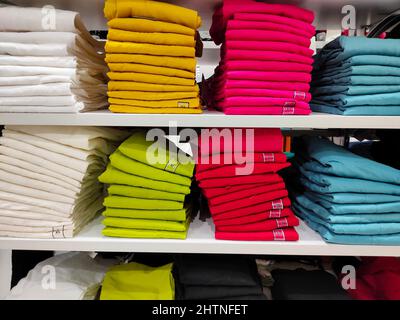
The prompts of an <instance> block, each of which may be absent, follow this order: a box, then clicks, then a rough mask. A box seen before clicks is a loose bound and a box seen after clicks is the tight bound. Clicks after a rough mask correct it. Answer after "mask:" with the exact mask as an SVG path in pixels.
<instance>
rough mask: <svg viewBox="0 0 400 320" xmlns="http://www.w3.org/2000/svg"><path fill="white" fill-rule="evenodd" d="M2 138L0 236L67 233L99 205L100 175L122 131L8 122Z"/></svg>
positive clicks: (84, 221) (64, 235) (62, 235)
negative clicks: (19, 124)
mask: <svg viewBox="0 0 400 320" xmlns="http://www.w3.org/2000/svg"><path fill="white" fill-rule="evenodd" d="M2 134H3V136H2V137H1V138H0V190H1V191H0V236H8V237H31V238H67V237H72V236H73V235H75V234H76V233H77V232H78V231H79V230H80V229H82V227H84V226H85V224H87V223H88V222H89V221H90V220H91V219H92V218H93V217H94V216H95V214H96V213H97V212H98V211H99V210H100V209H102V202H103V198H104V197H103V193H104V192H103V186H102V185H101V184H100V183H99V182H98V176H99V175H100V174H101V173H102V172H103V171H104V168H105V167H106V163H107V158H108V157H107V155H108V154H110V153H111V152H113V151H114V150H115V143H116V142H119V141H121V140H122V139H124V138H125V137H126V133H125V132H122V131H119V130H115V129H107V128H89V127H62V126H61V127H55V126H45V127H36V126H7V127H6V128H5V129H4V130H3V132H2Z"/></svg>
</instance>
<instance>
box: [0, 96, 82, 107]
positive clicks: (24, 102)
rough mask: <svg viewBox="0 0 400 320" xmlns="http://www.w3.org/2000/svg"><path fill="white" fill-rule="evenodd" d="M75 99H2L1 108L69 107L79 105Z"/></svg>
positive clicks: (71, 97)
mask: <svg viewBox="0 0 400 320" xmlns="http://www.w3.org/2000/svg"><path fill="white" fill-rule="evenodd" d="M77 102H78V101H76V99H75V97H74V96H72V95H70V96H56V97H52V96H48V97H44V96H31V97H0V106H31V107H34V106H48V107H57V106H60V107H62V106H69V105H73V104H75V103H77Z"/></svg>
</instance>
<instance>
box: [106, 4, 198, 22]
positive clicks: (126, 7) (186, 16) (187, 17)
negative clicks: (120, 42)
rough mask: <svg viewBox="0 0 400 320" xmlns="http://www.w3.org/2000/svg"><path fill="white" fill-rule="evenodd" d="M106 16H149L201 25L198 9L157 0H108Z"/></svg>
mask: <svg viewBox="0 0 400 320" xmlns="http://www.w3.org/2000/svg"><path fill="white" fill-rule="evenodd" d="M104 16H105V17H106V18H107V20H111V19H114V18H131V17H147V18H152V19H153V20H156V21H164V22H171V23H177V24H181V25H183V26H186V27H189V28H192V29H197V28H198V27H200V26H201V18H200V16H199V15H198V13H197V11H194V10H191V9H187V8H183V7H180V6H177V5H173V4H170V3H165V2H157V1H146V0H144V1H143V0H139V1H138V0H106V3H105V5H104Z"/></svg>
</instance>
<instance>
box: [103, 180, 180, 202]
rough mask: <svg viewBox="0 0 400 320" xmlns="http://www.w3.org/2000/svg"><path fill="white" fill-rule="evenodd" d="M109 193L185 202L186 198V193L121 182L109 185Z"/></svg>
mask: <svg viewBox="0 0 400 320" xmlns="http://www.w3.org/2000/svg"><path fill="white" fill-rule="evenodd" d="M108 194H110V195H117V196H124V197H133V198H144V199H160V200H172V201H180V202H183V201H184V200H185V195H184V194H181V193H173V192H167V191H160V190H154V189H147V188H141V187H131V186H125V185H121V184H113V185H111V186H109V187H108Z"/></svg>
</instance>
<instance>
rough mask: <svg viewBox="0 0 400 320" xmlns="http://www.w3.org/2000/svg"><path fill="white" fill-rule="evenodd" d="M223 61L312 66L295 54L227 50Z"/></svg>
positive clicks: (308, 60)
mask: <svg viewBox="0 0 400 320" xmlns="http://www.w3.org/2000/svg"><path fill="white" fill-rule="evenodd" d="M223 58H224V60H264V61H283V62H295V63H305V64H309V65H312V63H313V59H312V58H311V57H306V56H303V55H300V54H295V53H286V52H278V51H262V50H227V51H226V52H225V55H224V57H223Z"/></svg>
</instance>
